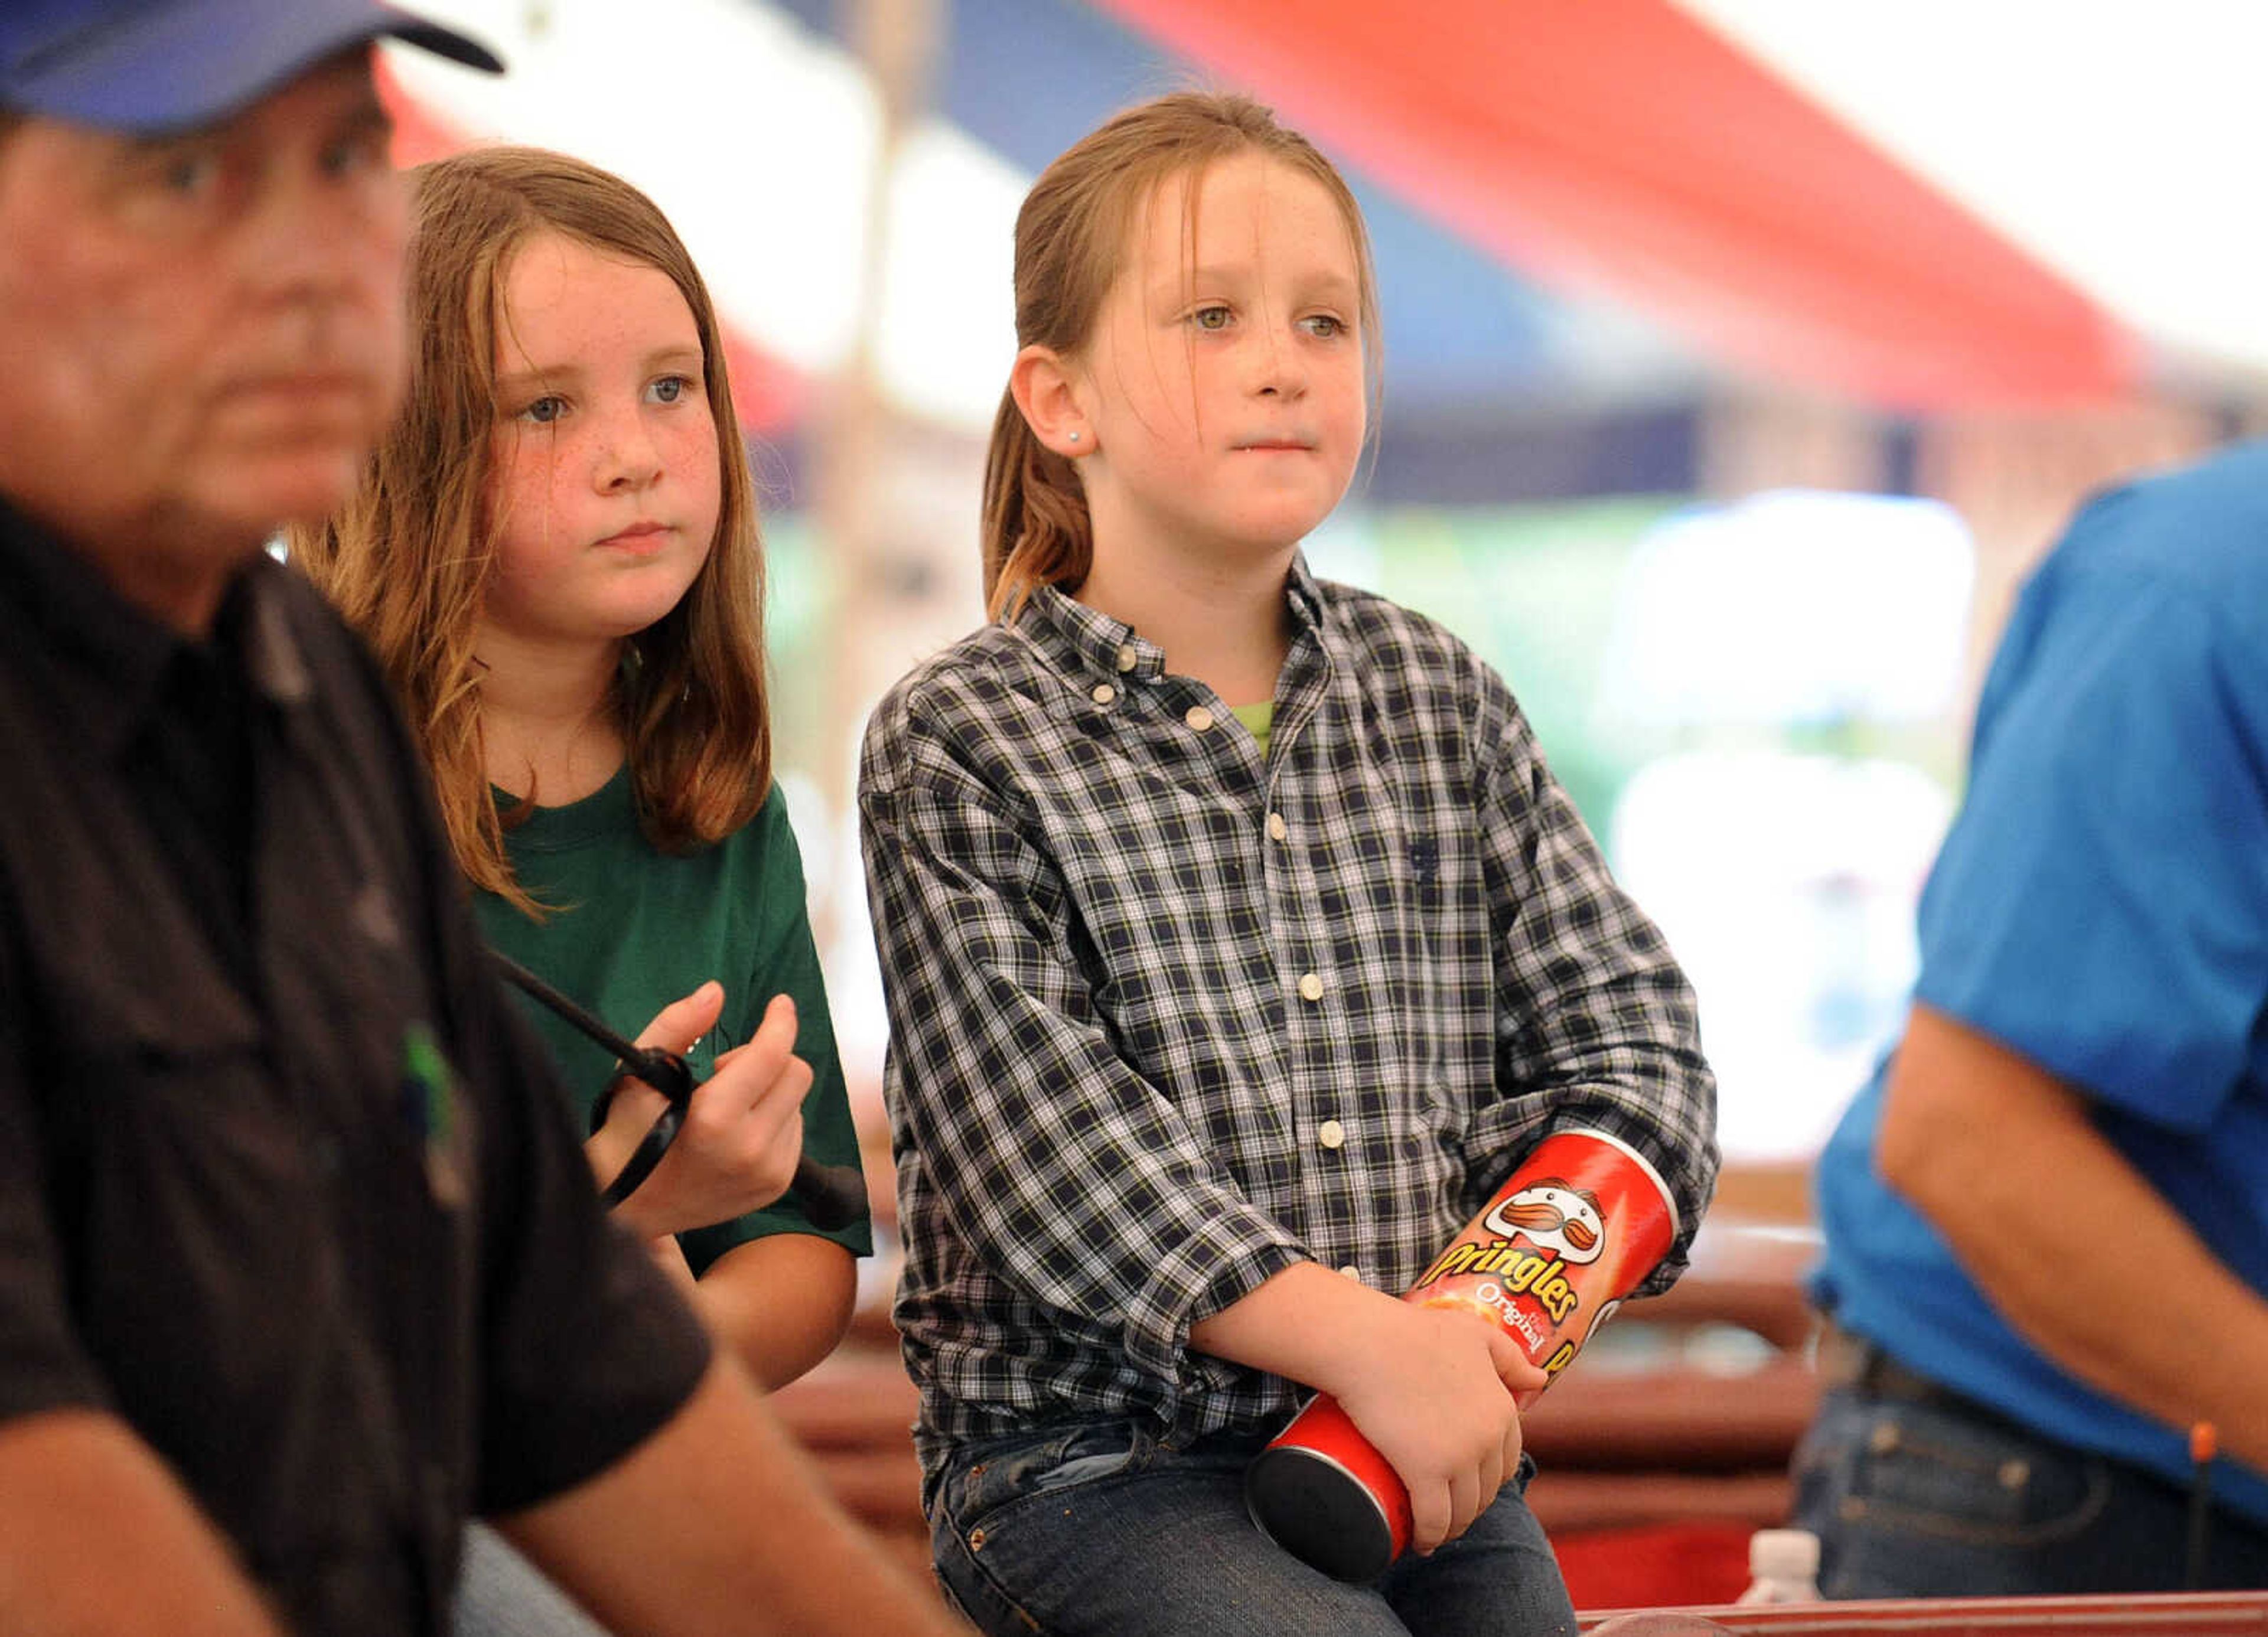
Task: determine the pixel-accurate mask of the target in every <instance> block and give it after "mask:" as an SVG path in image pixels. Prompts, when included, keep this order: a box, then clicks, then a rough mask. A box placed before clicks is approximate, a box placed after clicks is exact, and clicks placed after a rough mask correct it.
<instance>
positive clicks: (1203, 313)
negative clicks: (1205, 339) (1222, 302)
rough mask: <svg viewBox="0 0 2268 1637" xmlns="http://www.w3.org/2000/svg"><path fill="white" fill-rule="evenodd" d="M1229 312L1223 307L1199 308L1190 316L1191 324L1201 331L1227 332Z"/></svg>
mask: <svg viewBox="0 0 2268 1637" xmlns="http://www.w3.org/2000/svg"><path fill="white" fill-rule="evenodd" d="M1228 320H1229V311H1228V309H1227V308H1226V307H1223V306H1218V305H1216V306H1211V307H1199V308H1198V309H1197V311H1196V312H1192V313H1190V314H1189V322H1190V323H1191V324H1193V325H1195V326H1196V327H1197V328H1199V329H1201V330H1225V329H1226V328H1227V327H1228Z"/></svg>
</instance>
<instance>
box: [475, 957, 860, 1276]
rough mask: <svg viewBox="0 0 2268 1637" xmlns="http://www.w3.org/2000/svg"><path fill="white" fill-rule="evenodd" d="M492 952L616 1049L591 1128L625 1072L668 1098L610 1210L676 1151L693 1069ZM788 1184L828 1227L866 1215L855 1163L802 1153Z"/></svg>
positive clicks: (507, 972) (507, 970) (634, 1153)
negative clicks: (825, 1161) (638, 1042)
mask: <svg viewBox="0 0 2268 1637" xmlns="http://www.w3.org/2000/svg"><path fill="white" fill-rule="evenodd" d="M489 953H490V956H492V957H494V958H495V960H496V963H497V966H498V967H499V968H500V969H501V970H502V971H503V973H504V976H505V977H506V978H509V979H510V980H512V983H513V984H514V985H515V986H516V987H518V988H519V989H520V990H521V991H522V992H523V993H524V994H526V995H528V996H529V997H531V998H532V999H534V1000H535V1001H536V1002H540V1003H541V1004H542V1005H544V1006H546V1007H549V1009H551V1010H552V1011H553V1012H555V1013H556V1014H557V1015H558V1017H559V1018H560V1019H561V1021H563V1022H564V1023H566V1024H570V1025H571V1026H572V1027H574V1028H576V1029H578V1030H579V1031H582V1032H583V1033H584V1034H585V1035H587V1036H588V1037H589V1038H590V1039H592V1040H593V1041H595V1042H597V1043H598V1044H599V1045H600V1046H604V1047H606V1049H607V1050H608V1051H609V1052H612V1053H614V1054H615V1077H614V1078H613V1079H612V1080H609V1081H608V1083H607V1089H606V1090H603V1091H601V1092H600V1093H599V1100H598V1102H597V1103H596V1104H594V1105H593V1106H592V1109H591V1129H592V1130H593V1131H596V1130H597V1129H598V1128H599V1127H600V1126H602V1125H604V1124H605V1123H606V1119H607V1111H608V1109H609V1108H611V1107H612V1106H613V1105H614V1097H615V1087H616V1086H618V1085H620V1084H621V1083H622V1076H623V1075H630V1078H632V1079H633V1080H642V1081H644V1083H646V1084H648V1085H650V1086H652V1088H653V1089H654V1090H657V1091H659V1092H660V1093H661V1095H662V1096H663V1097H666V1098H667V1099H668V1104H669V1105H668V1106H667V1107H666V1108H665V1109H663V1110H662V1111H661V1113H660V1115H659V1118H657V1119H655V1120H654V1122H653V1124H652V1125H651V1126H649V1127H647V1128H646V1134H645V1135H644V1137H642V1138H640V1139H639V1141H638V1145H637V1148H636V1149H633V1150H631V1153H630V1164H627V1165H624V1166H623V1167H622V1170H621V1171H619V1172H618V1173H616V1175H615V1179H614V1180H613V1181H612V1182H610V1183H608V1185H607V1186H606V1187H605V1188H603V1189H602V1190H600V1194H599V1197H600V1199H601V1200H604V1201H605V1202H606V1205H607V1207H608V1209H610V1210H611V1209H612V1208H614V1207H615V1206H617V1205H619V1204H621V1203H622V1201H623V1200H626V1199H628V1198H630V1195H631V1193H634V1192H636V1190H637V1186H638V1184H640V1183H642V1182H644V1180H645V1179H646V1178H648V1177H650V1176H652V1174H653V1168H654V1167H655V1166H657V1165H659V1164H661V1159H662V1156H663V1155H665V1154H666V1153H668V1152H669V1145H670V1144H671V1143H673V1142H674V1141H677V1132H678V1127H681V1126H682V1125H683V1124H684V1123H685V1107H686V1105H687V1104H689V1103H690V1102H691V1101H692V1100H693V1071H692V1070H691V1069H690V1068H687V1067H686V1066H685V1060H684V1059H683V1058H681V1057H680V1056H678V1055H677V1053H674V1052H664V1051H661V1050H659V1048H656V1047H652V1046H632V1045H631V1044H630V1042H629V1041H628V1040H625V1039H622V1036H620V1035H618V1034H616V1033H615V1031H613V1030H611V1029H609V1028H608V1027H607V1025H606V1024H603V1023H601V1022H600V1020H599V1019H598V1018H596V1017H593V1016H591V1014H590V1013H588V1012H586V1011H585V1010H584V1009H582V1008H581V1007H580V1006H578V1005H577V1004H576V1003H575V1002H573V1001H571V1000H570V999H568V998H567V996H565V995H562V994H561V993H560V992H559V991H558V990H556V989H555V988H553V987H551V986H550V985H549V984H548V983H546V982H544V980H542V979H541V978H539V977H537V976H536V975H535V974H534V973H532V972H530V971H528V969H527V967H525V966H523V965H520V964H519V962H518V961H516V960H513V959H512V958H510V957H508V956H505V955H502V954H498V953H497V951H494V950H490V951H489ZM788 1192H789V1193H792V1194H794V1195H795V1197H796V1198H797V1199H799V1200H801V1201H802V1202H803V1208H804V1215H806V1216H808V1217H810V1219H811V1223H812V1226H813V1227H814V1228H817V1229H819V1230H821V1231H822V1232H828V1233H831V1232H833V1231H834V1230H836V1229H838V1228H847V1227H849V1226H850V1225H851V1223H852V1222H856V1221H858V1218H859V1217H860V1216H862V1215H865V1210H866V1178H865V1174H864V1173H863V1172H861V1171H858V1169H857V1168H856V1167H854V1166H850V1165H822V1164H820V1163H819V1162H818V1161H817V1160H814V1158H812V1157H811V1156H810V1155H808V1154H804V1155H799V1156H797V1159H796V1162H795V1178H794V1180H793V1181H792V1182H790V1183H789V1184H788Z"/></svg>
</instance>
